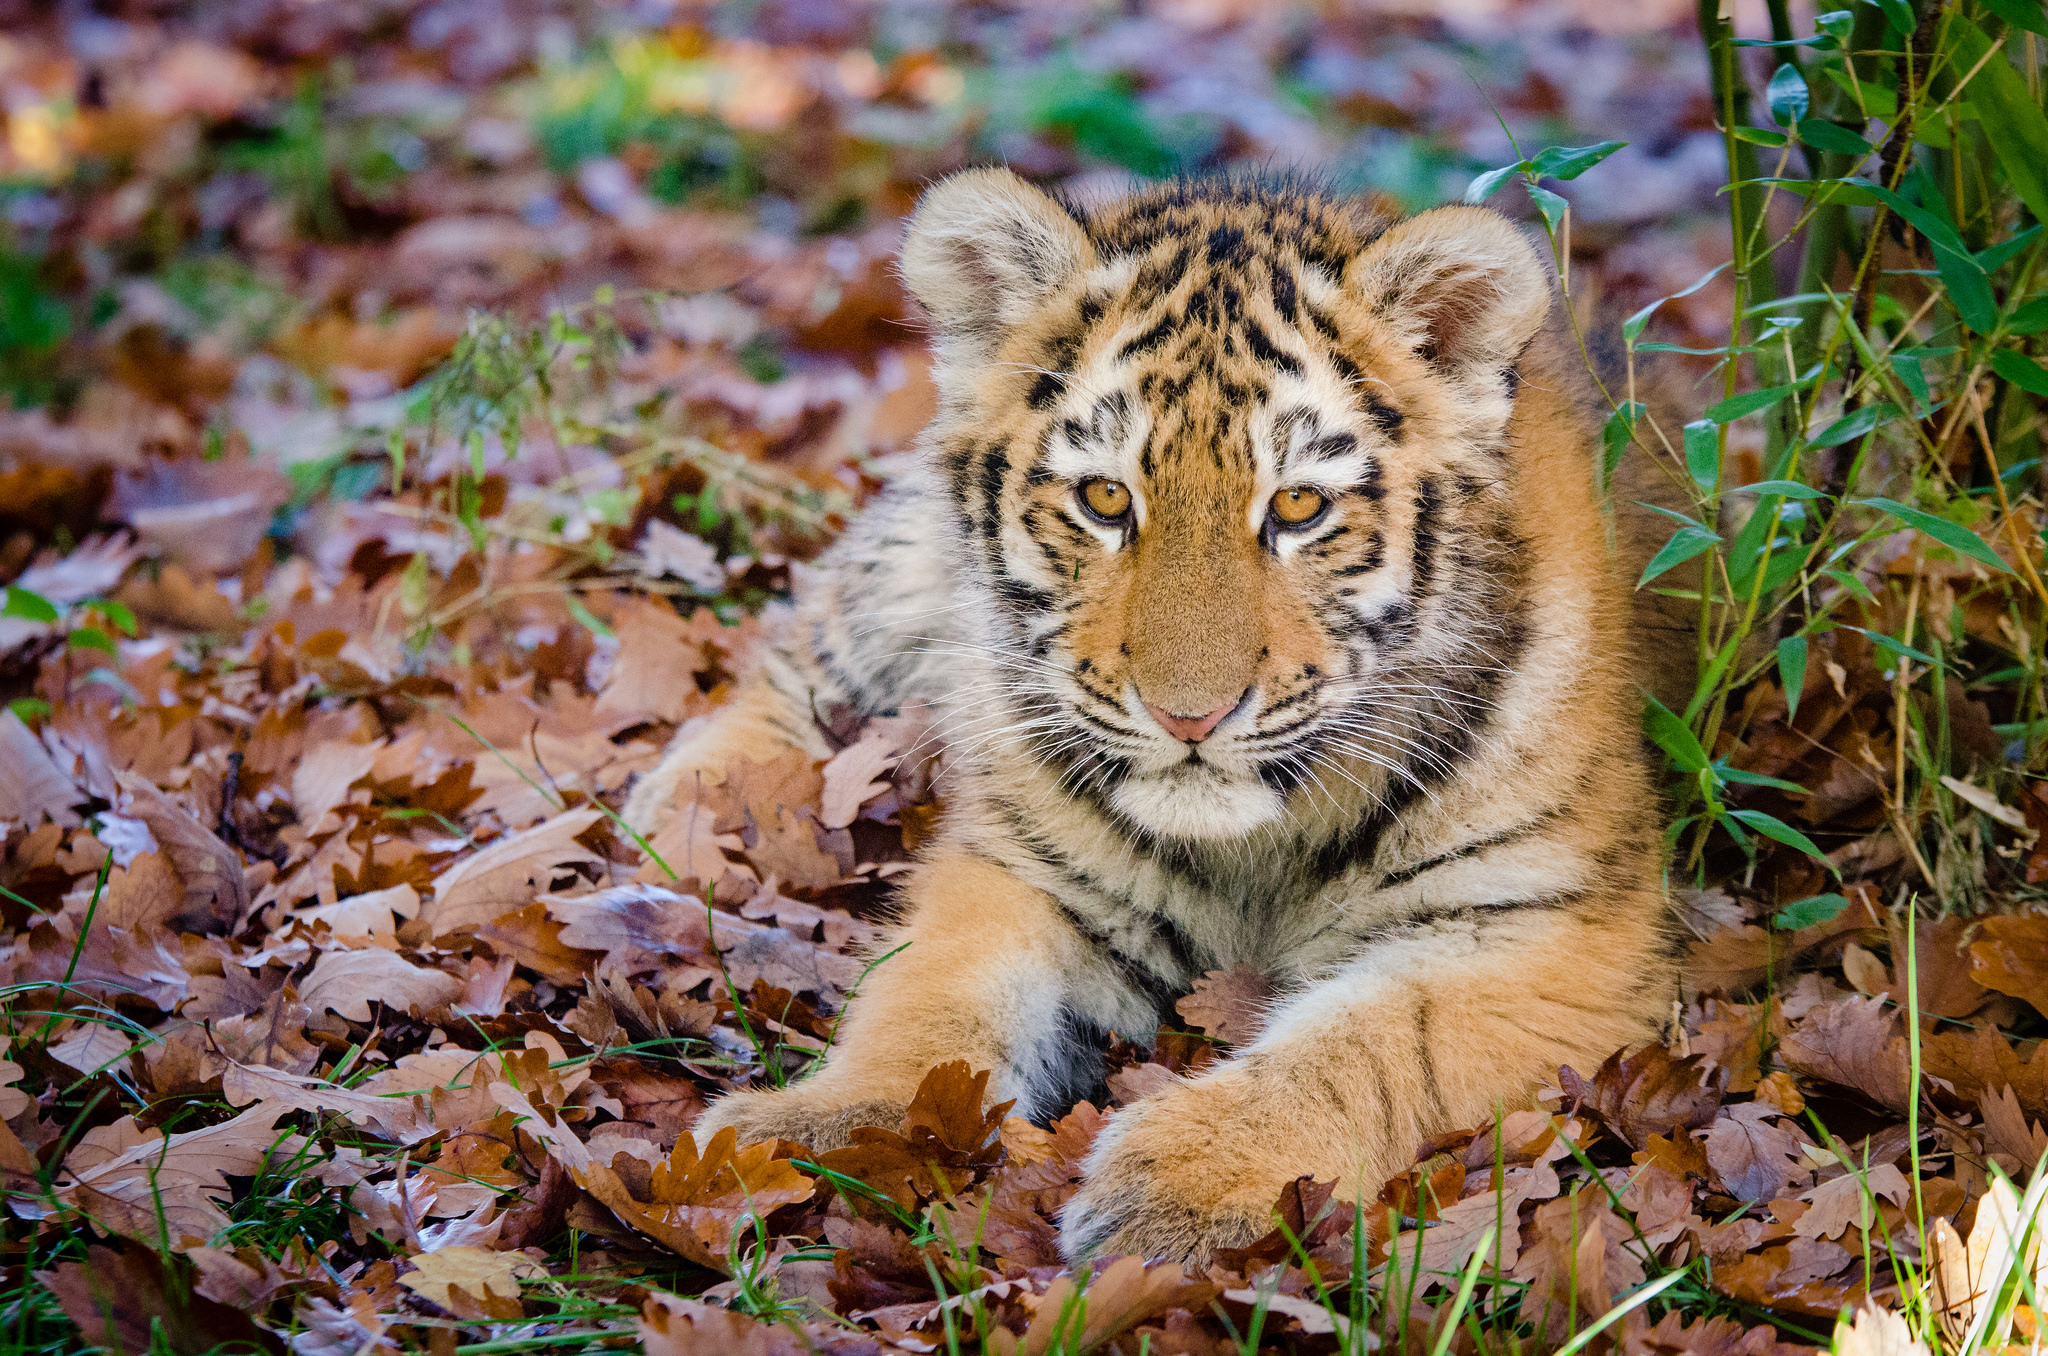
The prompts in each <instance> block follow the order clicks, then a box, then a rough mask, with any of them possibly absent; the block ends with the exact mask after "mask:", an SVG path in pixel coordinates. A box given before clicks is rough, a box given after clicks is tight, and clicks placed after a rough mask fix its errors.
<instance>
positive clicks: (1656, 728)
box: [1643, 695, 1708, 773]
mask: <svg viewBox="0 0 2048 1356" xmlns="http://www.w3.org/2000/svg"><path fill="white" fill-rule="evenodd" d="M1643 701H1644V702H1645V703H1646V707H1647V709H1646V710H1645V711H1644V714H1643V728H1644V730H1646V731H1647V732H1648V733H1649V736H1650V742H1651V743H1653V744H1655V745H1656V746H1657V747H1658V748H1660V749H1662V750H1664V752H1665V753H1667V754H1669V755H1670V757H1671V762H1672V764H1673V765H1674V766H1675V767H1677V768H1678V769H1679V771H1681V772H1693V773H1698V772H1705V771H1706V770H1707V767H1708V763H1707V751H1706V750H1705V749H1703V748H1701V747H1700V741H1699V737H1698V736H1696V735H1695V734H1693V732H1692V730H1691V729H1690V728H1689V727H1688V726H1687V725H1686V723H1685V722H1684V721H1682V720H1680V719H1679V718H1678V717H1677V716H1675V715H1673V714H1672V712H1671V709H1670V708H1669V707H1667V706H1665V705H1664V703H1662V702H1660V701H1658V700H1657V699H1656V698H1655V697H1651V696H1648V695H1645V696H1644V698H1643Z"/></svg>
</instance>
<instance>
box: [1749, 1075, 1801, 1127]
mask: <svg viewBox="0 0 2048 1356" xmlns="http://www.w3.org/2000/svg"><path fill="white" fill-rule="evenodd" d="M1756 1099H1757V1100H1758V1101H1759V1102H1763V1103H1765V1104H1767V1105H1769V1106H1771V1107H1773V1108H1775V1109H1776V1110H1777V1112H1778V1114H1779V1115H1781V1116H1797V1115H1799V1114H1800V1113H1802V1112H1804V1111H1805V1110H1806V1098H1805V1097H1804V1096H1803V1095H1802V1094H1801V1093H1800V1091H1799V1089H1798V1088H1797V1087H1796V1086H1794V1084H1793V1082H1792V1075H1791V1074H1788V1073H1786V1072H1785V1071H1784V1070H1783V1069H1774V1070H1772V1071H1771V1075H1770V1077H1768V1078H1766V1079H1764V1080H1763V1081H1762V1082H1760V1083H1758V1084H1757V1085H1756Z"/></svg>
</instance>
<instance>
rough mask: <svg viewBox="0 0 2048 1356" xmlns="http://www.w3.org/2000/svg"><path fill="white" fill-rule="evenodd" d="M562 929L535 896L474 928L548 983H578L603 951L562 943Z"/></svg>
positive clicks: (495, 948)
mask: <svg viewBox="0 0 2048 1356" xmlns="http://www.w3.org/2000/svg"><path fill="white" fill-rule="evenodd" d="M562 931H563V928H562V925H561V924H560V923H558V922H556V921H555V920H554V919H552V918H550V917H548V908H547V905H546V904H545V903H543V902H542V901H540V900H535V901H534V902H533V903H531V904H528V905H527V906H526V907H525V908H522V909H514V910H513V911H512V912H510V913H508V914H505V915H504V916H503V917H500V918H495V919H493V920H491V922H489V923H487V924H485V925H483V926H482V927H479V928H477V929H476V939H477V940H478V941H480V942H484V943H486V944H488V945H489V946H490V948H491V949H492V950H493V951H496V952H498V953H499V954H501V955H503V956H505V957H506V958H507V959H508V960H511V961H516V962H518V963H519V964H520V965H523V966H525V967H526V968H527V969H529V970H532V971H535V972H536V973H538V974H539V975H541V976H542V977H543V978H544V979H547V980H548V981H549V982H551V983H554V984H577V983H581V982H582V981H583V979H584V978H585V977H586V976H588V975H589V973H590V971H591V967H592V966H594V965H595V964H596V963H597V962H598V961H599V960H601V959H603V955H602V953H600V952H596V951H582V950H578V949H577V948H575V947H573V946H566V945H564V944H563V942H562ZM508 977H509V976H508Z"/></svg>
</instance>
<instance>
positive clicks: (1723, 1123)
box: [1706, 1102, 1813, 1201]
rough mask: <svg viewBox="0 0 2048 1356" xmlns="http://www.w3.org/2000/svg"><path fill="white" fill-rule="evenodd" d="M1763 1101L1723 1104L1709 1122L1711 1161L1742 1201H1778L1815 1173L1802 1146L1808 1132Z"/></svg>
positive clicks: (1725, 1187)
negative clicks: (1780, 1117)
mask: <svg viewBox="0 0 2048 1356" xmlns="http://www.w3.org/2000/svg"><path fill="white" fill-rule="evenodd" d="M1777 1114H1778V1113H1777V1111H1776V1109H1775V1108H1773V1107H1770V1106H1768V1105H1766V1104H1764V1103H1762V1102H1744V1103H1742V1104H1741V1105H1739V1106H1731V1107H1723V1108H1722V1109H1721V1114H1720V1116H1719V1117H1717V1118H1716V1119H1715V1121H1714V1123H1713V1124H1712V1125H1711V1126H1709V1127H1708V1128H1707V1134H1706V1151H1707V1162H1708V1164H1709V1165H1711V1166H1712V1168H1713V1170H1714V1176H1715V1177H1716V1178H1717V1179H1719V1181H1720V1184H1721V1187H1722V1189H1723V1190H1725V1191H1726V1192H1727V1193H1728V1194H1729V1195H1731V1196H1733V1197H1735V1199H1737V1200H1739V1201H1773V1200H1776V1199H1777V1198H1778V1197H1780V1196H1783V1195H1784V1194H1785V1192H1786V1188H1787V1187H1790V1186H1791V1185H1792V1184H1793V1183H1795V1182H1798V1183H1804V1182H1806V1181H1808V1180H1810V1179H1811V1177H1812V1175H1813V1174H1812V1171H1811V1169H1809V1168H1807V1167H1806V1166H1805V1164H1806V1156H1805V1154H1804V1152H1803V1151H1802V1149H1801V1146H1802V1145H1804V1144H1806V1143H1808V1140H1807V1139H1806V1137H1805V1136H1804V1135H1803V1134H1801V1133H1799V1131H1798V1130H1797V1129H1795V1128H1793V1127H1792V1126H1790V1125H1787V1124H1784V1123H1782V1122H1780V1121H1778V1120H1777V1119H1776V1117H1777Z"/></svg>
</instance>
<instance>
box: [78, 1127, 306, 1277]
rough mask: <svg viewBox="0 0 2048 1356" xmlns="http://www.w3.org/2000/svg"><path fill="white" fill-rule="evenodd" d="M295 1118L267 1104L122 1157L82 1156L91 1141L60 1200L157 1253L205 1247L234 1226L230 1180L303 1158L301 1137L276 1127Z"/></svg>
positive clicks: (143, 1141)
mask: <svg viewBox="0 0 2048 1356" xmlns="http://www.w3.org/2000/svg"><path fill="white" fill-rule="evenodd" d="M290 1111H291V1108H290V1107H289V1106H286V1105H285V1104H284V1103H282V1102H267V1103H265V1102H259V1103H257V1104H256V1105H255V1106H252V1107H250V1108H249V1109H248V1110H247V1111H244V1112H243V1113H242V1114H241V1115H239V1116H237V1117H235V1118H234V1119H233V1120H231V1121H224V1122H222V1123H221V1124H219V1125H213V1126H208V1127H206V1128H205V1129H202V1130H188V1131H185V1132H183V1133H182V1134H176V1135H172V1136H170V1137H169V1138H165V1136H164V1135H163V1133H162V1132H161V1131H151V1132H149V1133H147V1134H145V1135H142V1136H141V1137H140V1138H139V1139H138V1140H136V1141H134V1142H133V1143H131V1144H129V1145H127V1146H126V1147H123V1148H121V1149H120V1150H119V1151H118V1152H113V1153H104V1152H102V1153H87V1154H85V1155H83V1156H82V1155H81V1154H80V1152H79V1150H80V1149H86V1148H87V1147H88V1145H87V1140H89V1139H90V1138H91V1137H90V1136H87V1137H86V1138H85V1139H81V1141H80V1144H79V1147H78V1148H76V1149H73V1150H72V1152H71V1154H70V1156H69V1157H68V1158H67V1159H66V1160H65V1170H66V1171H65V1175H64V1177H62V1178H60V1179H59V1182H58V1186H57V1192H56V1195H57V1200H58V1201H59V1202H60V1203H61V1204H62V1205H64V1206H67V1207H71V1208H74V1209H77V1210H79V1211H80V1212H82V1213H83V1214H85V1215H86V1216H87V1217H89V1218H90V1219H92V1220H93V1221H94V1222H95V1223H96V1224H97V1225H98V1226H99V1227H101V1228H103V1229H108V1230H111V1231H113V1232H115V1233H119V1234H123V1235H126V1236H127V1237H129V1238H133V1239H137V1240H138V1241H141V1242H143V1243H147V1244H149V1245H151V1246H158V1245H160V1244H161V1245H162V1246H168V1247H179V1246H188V1245H187V1244H185V1243H184V1242H183V1240H186V1239H190V1240H193V1241H194V1242H197V1243H205V1242H207V1241H208V1240H210V1239H211V1238H212V1237H213V1236H214V1235H215V1234H216V1233H218V1232H219V1231H220V1230H222V1229H224V1228H226V1227H227V1225H228V1217H227V1215H226V1213H225V1212H224V1211H222V1209H221V1202H222V1201H224V1200H225V1199H226V1198H227V1195H228V1182H227V1174H229V1173H232V1174H234V1175H236V1176H238V1177H254V1176H256V1175H257V1173H258V1172H259V1171H261V1170H262V1168H263V1165H264V1164H265V1163H266V1162H268V1161H270V1160H272V1159H273V1158H275V1159H276V1160H278V1161H287V1160H289V1159H290V1158H291V1156H292V1155H293V1154H294V1153H295V1152H296V1149H297V1145H298V1144H299V1142H300V1141H299V1139H298V1137H297V1136H296V1135H289V1134H280V1133H279V1132H278V1131H277V1130H276V1129H275V1128H274V1127H275V1126H276V1124H277V1122H278V1120H279V1118H281V1117H283V1116H285V1115H286V1114H288V1113H289V1112H290ZM87 1164H89V1166H86V1165H87ZM159 1221H161V1228H160V1227H159ZM166 1235H167V1236H166Z"/></svg>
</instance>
